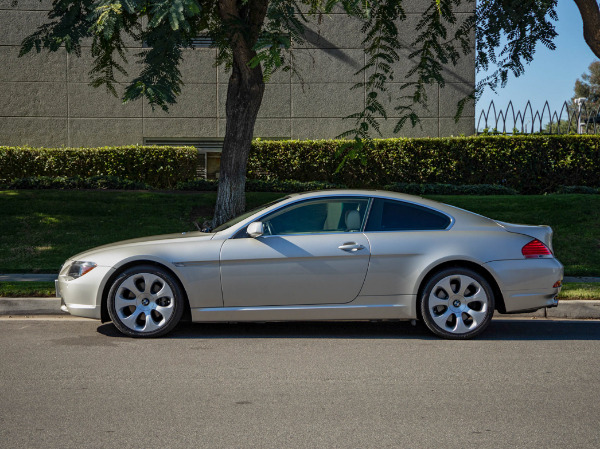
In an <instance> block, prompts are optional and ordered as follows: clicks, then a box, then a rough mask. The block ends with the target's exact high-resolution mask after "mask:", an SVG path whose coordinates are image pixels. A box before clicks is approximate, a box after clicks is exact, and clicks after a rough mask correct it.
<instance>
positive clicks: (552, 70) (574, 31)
mask: <svg viewBox="0 0 600 449" xmlns="http://www.w3.org/2000/svg"><path fill="white" fill-rule="evenodd" d="M557 13H558V19H559V20H558V21H557V22H556V24H555V26H556V31H557V33H558V36H557V37H556V38H555V39H554V43H555V44H556V49H555V50H548V49H547V48H546V47H545V46H543V45H538V47H536V53H535V55H534V59H533V61H532V62H531V64H529V65H526V66H525V73H524V74H523V75H521V76H520V77H518V78H515V77H514V76H513V77H511V78H509V80H508V84H507V86H506V87H505V88H504V89H501V88H498V89H497V92H496V93H494V92H492V91H491V90H489V89H488V90H487V91H486V92H485V93H484V94H483V96H482V97H481V99H480V100H479V101H478V102H477V104H476V107H475V124H477V122H478V120H479V116H480V113H481V110H482V109H485V110H487V109H488V106H489V104H490V101H492V100H494V104H495V106H496V109H497V110H498V109H506V107H507V105H508V102H509V101H511V100H512V102H513V106H514V107H515V111H516V110H518V109H520V110H523V109H525V105H526V103H527V101H528V100H529V101H531V105H532V107H533V112H534V113H535V111H536V110H540V112H541V109H542V108H543V106H544V103H545V102H546V101H548V104H549V105H550V108H551V109H552V110H553V111H555V110H556V111H557V112H558V111H559V110H560V108H561V107H562V105H563V102H564V101H566V100H570V99H571V97H573V94H574V92H573V86H574V85H575V80H576V79H577V78H581V75H582V74H583V73H584V72H586V71H587V68H588V66H589V65H590V64H591V63H592V62H593V61H595V60H597V58H596V56H595V55H594V54H593V53H592V51H591V50H590V49H589V47H588V46H587V44H586V43H585V41H584V39H583V25H582V22H581V15H580V14H579V10H578V9H577V6H576V5H575V2H574V1H573V0H558V8H557ZM478 79H479V77H478Z"/></svg>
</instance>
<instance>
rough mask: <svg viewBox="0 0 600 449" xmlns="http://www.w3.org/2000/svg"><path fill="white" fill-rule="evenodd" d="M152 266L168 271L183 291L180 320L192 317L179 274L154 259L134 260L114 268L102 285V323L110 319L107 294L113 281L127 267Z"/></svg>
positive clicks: (187, 319) (188, 319)
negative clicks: (182, 307) (182, 308)
mask: <svg viewBox="0 0 600 449" xmlns="http://www.w3.org/2000/svg"><path fill="white" fill-rule="evenodd" d="M142 265H145V266H148V265H150V266H154V267H156V268H160V269H162V270H165V271H166V272H167V273H169V274H170V275H171V276H172V277H173V279H174V280H175V281H176V282H177V284H178V285H179V288H180V289H181V291H182V293H183V300H184V305H185V308H184V310H183V317H182V321H190V320H191V318H192V312H191V309H190V302H189V299H188V294H187V291H186V290H185V287H184V286H183V283H182V282H181V280H180V279H179V276H177V274H176V273H175V272H173V270H171V269H170V268H169V267H167V266H166V265H164V264H162V263H159V262H156V261H154V260H134V261H131V262H128V263H126V264H124V265H122V266H120V267H119V268H118V269H116V270H115V272H114V273H113V274H112V275H111V276H110V277H109V278H108V280H107V281H106V284H105V285H104V289H103V290H102V302H101V307H100V320H101V322H102V323H106V322H108V321H110V316H109V315H108V304H107V302H108V294H109V292H110V289H111V287H112V285H113V283H114V281H115V280H116V279H117V278H118V277H119V276H120V275H121V274H122V273H123V272H124V271H126V270H128V269H129V268H132V267H136V266H142Z"/></svg>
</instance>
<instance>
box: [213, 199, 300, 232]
mask: <svg viewBox="0 0 600 449" xmlns="http://www.w3.org/2000/svg"><path fill="white" fill-rule="evenodd" d="M288 198H289V196H284V197H283V198H279V199H277V200H275V201H271V202H270V203H267V204H263V205H262V206H258V207H256V208H254V209H252V210H249V211H248V212H244V213H243V214H242V215H238V216H237V217H235V218H232V219H231V220H229V221H226V222H225V223H223V224H222V225H221V226H218V227H216V228H215V229H213V230H212V232H219V231H223V230H225V229H227V228H229V227H231V226H233V225H236V224H238V223H239V222H241V221H244V220H245V219H246V218H248V217H250V216H251V215H254V214H255V213H257V212H260V211H261V210H264V209H266V208H268V207H271V206H272V205H273V204H277V203H281V202H282V201H283V200H287V199H288Z"/></svg>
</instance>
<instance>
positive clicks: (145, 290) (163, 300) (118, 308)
mask: <svg viewBox="0 0 600 449" xmlns="http://www.w3.org/2000/svg"><path fill="white" fill-rule="evenodd" d="M107 305H108V314H109V316H110V318H111V320H112V322H113V323H114V325H115V326H116V327H117V329H119V331H121V332H122V333H123V334H125V335H128V336H130V337H158V336H161V335H165V334H166V333H168V332H170V331H171V330H173V329H174V328H175V326H177V323H179V321H180V320H181V316H182V315H183V309H184V299H183V293H182V291H181V288H180V287H179V284H178V282H177V281H176V280H175V279H174V278H173V276H172V275H171V274H169V273H167V272H166V271H165V270H163V269H160V268H158V267H153V266H137V267H132V268H129V269H127V270H125V271H124V272H123V273H121V275H120V276H119V277H118V278H117V279H116V280H115V281H114V282H113V284H112V286H111V289H110V292H109V294H108V304H107Z"/></svg>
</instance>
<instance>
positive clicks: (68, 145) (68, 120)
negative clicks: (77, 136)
mask: <svg viewBox="0 0 600 449" xmlns="http://www.w3.org/2000/svg"><path fill="white" fill-rule="evenodd" d="M65 53H66V56H65V86H66V91H67V92H66V93H67V147H70V146H71V105H70V104H69V56H70V55H69V52H68V51H67V49H66V48H65Z"/></svg>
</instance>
